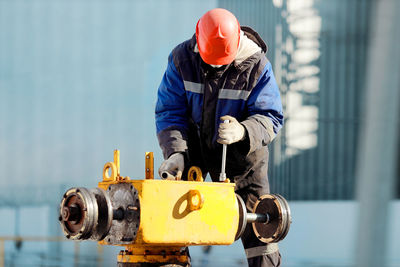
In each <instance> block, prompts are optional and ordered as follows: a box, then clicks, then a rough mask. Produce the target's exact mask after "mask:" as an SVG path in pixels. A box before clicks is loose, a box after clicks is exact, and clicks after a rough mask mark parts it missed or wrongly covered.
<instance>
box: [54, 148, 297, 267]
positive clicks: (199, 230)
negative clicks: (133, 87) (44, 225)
mask: <svg viewBox="0 0 400 267" xmlns="http://www.w3.org/2000/svg"><path fill="white" fill-rule="evenodd" d="M145 162H146V172H145V177H146V179H144V180H133V179H130V178H129V177H123V176H121V175H120V163H119V151H118V150H115V151H114V162H108V163H106V164H105V165H104V168H103V180H102V181H101V182H99V183H98V187H97V188H93V189H87V188H83V187H77V188H71V189H69V190H67V192H65V194H64V196H63V198H62V201H61V204H60V216H59V221H60V224H61V227H62V230H63V232H64V234H65V236H66V237H67V238H69V239H72V240H95V241H99V242H100V244H102V245H117V246H125V247H126V249H125V250H122V251H121V252H120V254H119V255H118V266H160V265H162V264H178V265H183V266H186V265H187V263H188V261H189V258H188V253H187V249H186V247H187V246H192V245H229V244H232V243H233V242H234V241H235V240H237V239H239V238H240V236H241V235H242V234H243V232H244V229H245V227H246V224H248V223H252V226H253V229H254V232H255V234H256V236H257V237H258V238H259V239H260V240H261V241H262V242H266V243H271V242H278V241H280V240H282V239H283V238H285V236H286V235H287V233H288V231H289V227H290V223H291V215H290V208H289V205H288V203H287V201H286V200H285V199H284V198H283V197H282V196H280V195H277V194H270V195H264V196H261V197H260V198H259V199H258V201H257V202H256V204H255V207H254V210H253V212H252V213H248V212H247V210H246V206H245V204H244V202H243V200H242V199H241V198H240V196H238V195H236V194H235V191H234V188H235V184H234V183H230V182H229V179H226V180H225V181H224V182H220V183H212V182H204V181H203V177H202V173H201V170H200V168H198V167H192V168H191V169H190V170H189V172H188V181H182V180H158V179H157V180H155V179H154V166H153V162H154V159H153V153H152V152H148V153H146V160H145Z"/></svg>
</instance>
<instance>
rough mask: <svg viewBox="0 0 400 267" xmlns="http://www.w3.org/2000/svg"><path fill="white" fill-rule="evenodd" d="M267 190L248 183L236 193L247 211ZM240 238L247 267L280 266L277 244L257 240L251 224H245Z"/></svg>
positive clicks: (251, 209) (251, 208) (250, 210)
mask: <svg viewBox="0 0 400 267" xmlns="http://www.w3.org/2000/svg"><path fill="white" fill-rule="evenodd" d="M268 191H269V190H268V188H267V189H266V188H263V187H258V186H256V185H253V184H250V185H249V186H247V187H245V188H242V189H239V190H237V191H236V193H237V194H238V195H240V196H241V197H242V199H243V201H244V203H245V204H246V207H247V212H252V211H253V207H254V204H255V203H256V201H257V199H258V197H259V196H261V195H265V194H268V193H269V192H268ZM241 239H242V243H243V247H244V249H245V252H246V257H247V262H248V264H249V267H276V266H281V254H280V253H279V249H278V244H276V243H270V244H265V243H263V242H261V241H260V240H258V238H257V237H256V235H255V234H254V231H253V227H252V225H251V224H247V226H246V229H245V230H244V233H243V235H242V237H241Z"/></svg>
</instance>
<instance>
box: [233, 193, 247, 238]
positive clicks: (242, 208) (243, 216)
mask: <svg viewBox="0 0 400 267" xmlns="http://www.w3.org/2000/svg"><path fill="white" fill-rule="evenodd" d="M236 199H237V202H238V206H239V225H238V228H237V231H236V236H235V240H238V239H239V238H240V237H241V236H242V234H243V233H244V229H246V225H247V209H246V204H244V201H243V199H242V198H241V197H240V196H239V195H238V194H236Z"/></svg>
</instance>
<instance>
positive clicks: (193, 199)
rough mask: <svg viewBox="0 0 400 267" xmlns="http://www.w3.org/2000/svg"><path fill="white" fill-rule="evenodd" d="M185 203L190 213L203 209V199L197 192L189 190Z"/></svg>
mask: <svg viewBox="0 0 400 267" xmlns="http://www.w3.org/2000/svg"><path fill="white" fill-rule="evenodd" d="M187 201H188V207H189V210H190V211H194V210H199V209H201V208H202V207H203V204H204V197H203V195H202V194H201V193H200V191H199V190H196V189H194V190H189V194H188V199H187Z"/></svg>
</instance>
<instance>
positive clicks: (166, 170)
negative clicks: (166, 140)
mask: <svg viewBox="0 0 400 267" xmlns="http://www.w3.org/2000/svg"><path fill="white" fill-rule="evenodd" d="M184 168H185V159H184V157H183V154H182V153H175V154H172V155H171V156H169V158H168V159H167V160H164V162H163V163H162V164H161V166H160V168H159V169H158V174H159V175H160V177H161V179H171V180H175V177H176V178H177V179H178V180H180V179H181V177H182V172H183V169H184Z"/></svg>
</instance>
